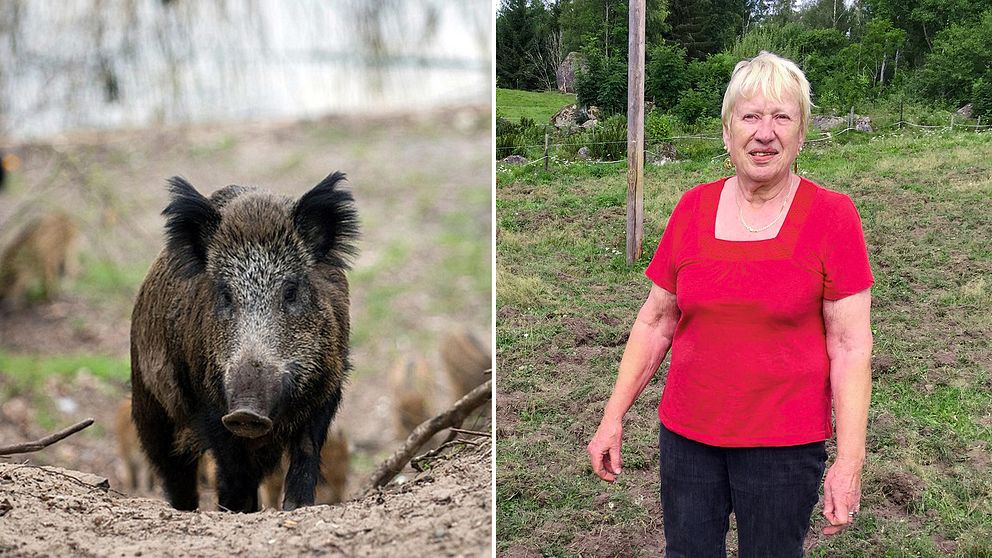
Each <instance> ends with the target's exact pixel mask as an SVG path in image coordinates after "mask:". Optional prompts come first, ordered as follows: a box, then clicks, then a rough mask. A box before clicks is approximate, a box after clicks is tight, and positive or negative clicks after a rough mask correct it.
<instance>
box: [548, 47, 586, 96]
mask: <svg viewBox="0 0 992 558" xmlns="http://www.w3.org/2000/svg"><path fill="white" fill-rule="evenodd" d="M585 67H586V63H585V60H584V59H583V58H582V55H581V54H579V53H578V52H569V53H568V56H566V57H565V59H564V60H562V61H561V65H559V66H558V69H557V70H556V71H555V82H556V85H557V86H558V91H561V92H562V93H575V70H576V68H582V69H585Z"/></svg>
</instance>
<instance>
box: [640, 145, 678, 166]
mask: <svg viewBox="0 0 992 558" xmlns="http://www.w3.org/2000/svg"><path fill="white" fill-rule="evenodd" d="M677 154H678V153H677V151H676V150H675V146H674V145H672V144H671V143H668V142H661V143H659V144H658V145H656V146H655V147H654V149H649V150H648V151H647V153H646V154H645V155H646V157H645V160H646V161H645V162H647V164H649V165H658V166H661V165H664V164H666V163H671V162H672V161H674V160H675V156H676V155H677Z"/></svg>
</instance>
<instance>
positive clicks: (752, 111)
mask: <svg viewBox="0 0 992 558" xmlns="http://www.w3.org/2000/svg"><path fill="white" fill-rule="evenodd" d="M810 104H811V103H810V89H809V82H807V81H806V77H805V76H804V75H803V73H802V71H801V70H800V69H799V68H798V67H797V66H796V65H795V64H793V63H792V62H790V61H788V60H785V59H783V58H780V57H778V56H775V55H773V54H769V53H767V52H762V53H761V54H760V55H758V56H757V57H755V58H753V59H751V60H745V61H742V62H740V63H739V64H737V67H736V68H735V69H734V73H733V76H732V77H731V80H730V84H729V85H728V87H727V92H726V94H725V96H724V100H723V111H722V119H723V141H724V145H725V147H726V149H727V151H728V152H729V154H730V161H731V162H732V163H733V165H734V166H735V167H736V175H735V176H731V177H729V178H723V179H720V180H718V181H716V182H711V183H709V184H701V185H699V186H696V187H695V188H692V189H691V190H689V191H688V192H686V193H685V194H684V195H683V196H682V199H681V200H680V201H679V202H678V204H677V205H676V207H675V210H674V211H673V212H672V215H671V217H670V218H669V220H668V225H667V226H666V227H665V231H664V234H663V235H662V238H661V243H660V245H659V246H658V250H657V252H656V253H655V255H654V259H653V260H652V261H651V263H650V265H649V266H648V268H647V270H646V271H645V274H646V275H647V276H648V278H650V279H651V281H653V283H654V284H653V285H652V287H651V291H650V293H649V294H648V298H647V301H646V302H645V303H644V305H643V306H642V307H641V309H640V311H639V312H638V314H637V319H636V321H635V322H634V326H633V328H632V329H631V332H630V338H629V340H628V341H627V346H626V349H625V350H624V354H623V359H622V360H621V362H620V371H619V375H618V377H617V382H616V385H615V387H614V389H613V393H612V395H611V397H610V400H609V402H608V403H607V405H606V408H605V410H604V412H603V419H602V422H601V423H600V425H599V428H598V430H597V431H596V434H595V436H594V437H593V439H592V441H591V442H589V447H588V451H589V457H590V459H591V460H592V466H593V469H594V471H595V472H596V474H597V475H599V476H600V477H601V478H602V479H604V480H606V481H610V482H612V481H613V480H615V479H616V476H617V475H619V474H620V469H621V464H622V458H621V456H620V445H621V437H622V433H623V426H622V420H623V416H624V414H625V413H626V412H627V410H628V409H629V408H630V406H631V405H632V404H633V402H634V400H635V399H636V398H637V397H638V396H639V395H640V394H641V392H642V391H643V390H644V388H645V386H647V384H648V382H649V381H650V379H651V377H652V376H653V375H654V374H655V371H657V369H658V367H659V366H660V365H661V362H662V360H663V359H664V358H665V355H666V353H667V352H668V349H669V347H670V348H671V350H672V359H671V364H670V366H669V372H668V379H667V381H666V384H665V388H664V392H663V394H662V398H661V404H660V405H659V407H658V415H659V418H660V420H661V435H660V443H659V446H660V463H661V500H662V508H663V510H664V524H665V540H666V548H667V552H666V556H668V557H669V558H675V557H680V556H688V557H692V558H698V557H708V556H725V555H726V535H727V530H728V527H729V517H730V513H731V512H734V514H735V515H736V517H737V527H738V537H739V545H740V556H742V557H748V556H762V557H769V556H802V555H803V540H804V538H805V536H806V532H807V530H808V528H809V523H810V515H811V514H812V511H813V507H814V506H815V505H816V502H817V500H818V489H819V486H820V480H821V478H823V471H824V468H825V464H826V459H827V453H826V450H825V440H827V439H829V438H830V437H831V435H832V434H833V424H832V421H831V402H832V403H833V418H834V419H835V422H836V432H837V455H836V458H835V459H834V461H833V463H832V464H831V465H830V468H829V470H828V471H827V474H826V478H825V479H824V481H823V495H824V504H823V515H824V516H825V517H826V519H827V521H828V522H829V525H827V526H826V527H825V528H824V529H823V532H824V533H825V534H828V535H830V534H834V533H837V532H839V531H841V530H843V529H844V528H846V527H848V526H849V525H850V524H851V523H852V522H853V520H854V517H855V516H856V515H857V513H858V509H859V501H860V496H861V469H862V466H863V464H864V460H865V431H866V427H867V415H868V403H869V400H870V396H871V372H870V355H871V346H872V335H871V326H870V323H869V308H870V306H871V294H870V290H869V289H870V287H871V284H872V283H873V281H874V280H873V277H872V274H871V270H870V268H869V266H868V255H867V250H866V249H865V241H864V235H863V232H862V229H861V221H860V218H859V216H858V212H857V209H855V207H854V204H853V203H852V202H851V200H850V198H848V197H847V196H846V195H843V194H839V193H837V192H833V191H831V190H828V189H826V188H823V187H821V186H819V185H817V184H815V183H813V182H811V181H809V180H807V179H805V178H802V177H800V176H798V175H796V174H795V171H794V163H795V160H796V157H797V155H798V154H799V150H800V149H802V145H803V141H804V139H805V131H806V126H807V124H808V122H809V119H810Z"/></svg>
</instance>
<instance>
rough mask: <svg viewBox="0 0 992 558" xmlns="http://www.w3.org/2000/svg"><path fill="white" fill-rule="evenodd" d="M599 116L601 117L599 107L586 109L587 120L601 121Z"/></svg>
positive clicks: (594, 106)
mask: <svg viewBox="0 0 992 558" xmlns="http://www.w3.org/2000/svg"><path fill="white" fill-rule="evenodd" d="M599 115H600V110H599V107H597V106H596V105H589V107H588V108H586V117H587V118H591V119H593V120H599Z"/></svg>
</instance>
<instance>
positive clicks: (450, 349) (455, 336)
mask: <svg viewBox="0 0 992 558" xmlns="http://www.w3.org/2000/svg"><path fill="white" fill-rule="evenodd" d="M441 361H442V362H443V363H444V370H445V372H446V373H447V375H448V380H449V381H450V382H451V387H452V389H453V390H454V396H455V399H460V398H462V397H464V396H465V394H467V393H468V392H470V391H472V390H473V389H475V388H476V387H478V386H480V385H482V384H484V383H486V380H488V379H489V378H490V377H492V366H493V357H492V353H490V352H489V349H488V348H487V347H486V346H485V345H483V343H482V341H480V340H479V338H478V337H476V336H475V335H473V334H472V333H471V332H469V331H468V330H465V329H458V330H455V331H452V332H450V333H448V335H446V336H445V337H444V339H443V340H442V341H441Z"/></svg>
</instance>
